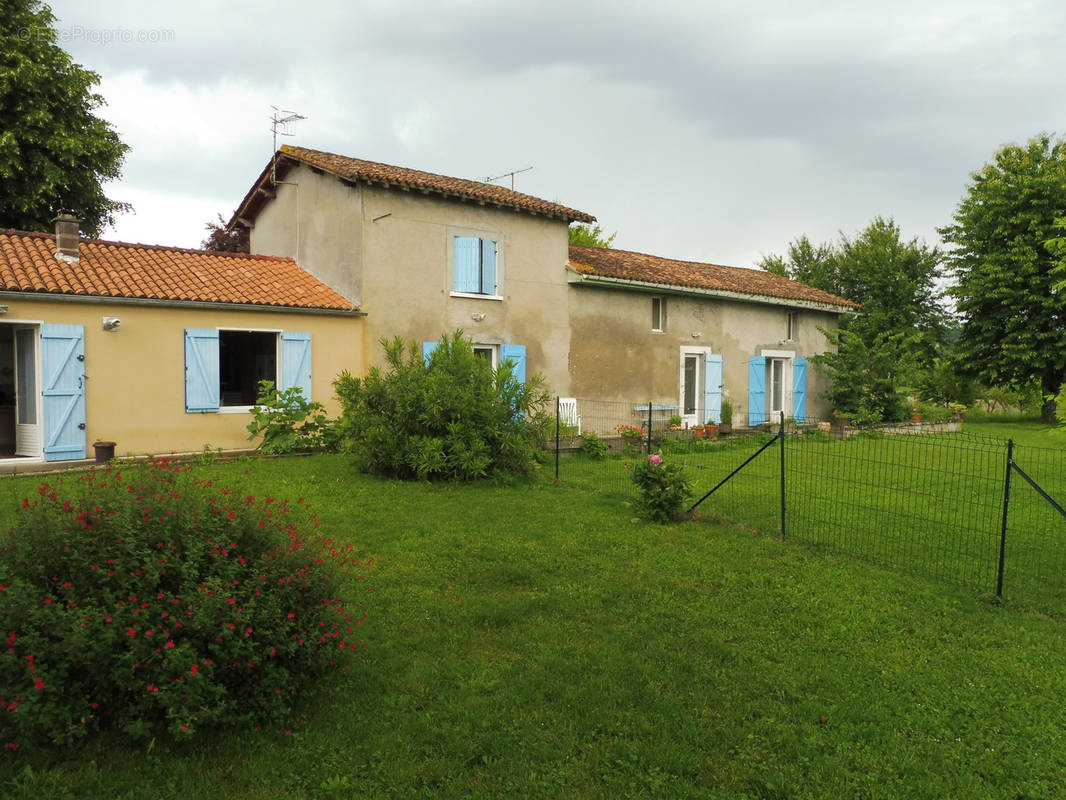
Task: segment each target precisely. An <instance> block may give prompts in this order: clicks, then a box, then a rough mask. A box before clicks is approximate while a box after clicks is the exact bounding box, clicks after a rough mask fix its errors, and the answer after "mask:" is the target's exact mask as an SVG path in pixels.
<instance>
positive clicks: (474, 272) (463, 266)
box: [454, 236, 481, 293]
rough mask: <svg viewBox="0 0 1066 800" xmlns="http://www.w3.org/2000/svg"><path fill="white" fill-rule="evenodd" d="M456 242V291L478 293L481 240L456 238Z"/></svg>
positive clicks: (472, 237)
mask: <svg viewBox="0 0 1066 800" xmlns="http://www.w3.org/2000/svg"><path fill="white" fill-rule="evenodd" d="M454 241H455V291H457V292H472V293H476V292H477V291H478V266H479V264H478V260H479V257H480V252H479V251H480V249H481V247H480V245H481V240H480V239H478V238H477V237H476V236H456V237H454Z"/></svg>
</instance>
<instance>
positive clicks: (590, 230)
mask: <svg viewBox="0 0 1066 800" xmlns="http://www.w3.org/2000/svg"><path fill="white" fill-rule="evenodd" d="M617 235H618V234H617V233H612V234H611V235H610V236H608V237H607V238H606V239H605V238H603V231H601V230H600V226H599V225H581V224H574V225H571V226H570V244H580V245H584V246H585V247H604V248H606V247H610V246H611V245H612V244H613V243H614V237H616V236H617Z"/></svg>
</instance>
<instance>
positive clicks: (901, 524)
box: [560, 423, 1066, 617]
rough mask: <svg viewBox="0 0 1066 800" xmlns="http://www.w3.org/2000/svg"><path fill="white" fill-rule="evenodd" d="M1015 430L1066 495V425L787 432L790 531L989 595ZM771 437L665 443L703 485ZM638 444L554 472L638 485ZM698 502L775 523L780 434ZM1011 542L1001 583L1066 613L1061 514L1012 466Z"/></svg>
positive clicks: (592, 485)
mask: <svg viewBox="0 0 1066 800" xmlns="http://www.w3.org/2000/svg"><path fill="white" fill-rule="evenodd" d="M907 430H911V429H910V428H907ZM913 430H920V428H917V427H916V428H914V429H913ZM1008 437H1009V438H1013V439H1014V440H1015V443H1016V447H1015V450H1014V458H1015V462H1016V463H1017V464H1018V466H1020V467H1021V468H1022V469H1023V470H1024V471H1025V472H1026V473H1027V474H1029V475H1030V476H1031V477H1032V478H1033V479H1034V480H1035V481H1036V482H1037V483H1038V484H1039V485H1040V486H1041V488H1043V489H1044V491H1046V492H1048V493H1049V494H1050V495H1051V496H1052V497H1054V498H1056V499H1057V501H1058V502H1059V503H1060V504H1066V438H1063V437H1062V436H1061V434H1060V433H1059V431H1057V430H1049V429H1047V428H1046V427H1044V426H1039V425H1035V424H1032V425H1004V424H996V423H989V424H981V425H967V426H966V429H965V431H964V432H963V433H961V434H927V435H891V436H881V437H880V438H868V437H863V436H857V437H854V438H850V439H848V441H846V442H842V441H839V440H837V439H834V438H832V437H830V436H828V435H827V434H815V435H808V436H789V437H788V438H787V440H786V449H785V483H786V497H787V502H786V505H785V538H787V539H790V540H796V541H802V542H805V543H807V544H811V545H816V546H820V547H825V548H829V549H832V550H835V551H837V552H842V553H848V554H851V555H854V556H858V557H861V558H864V559H867V560H870V561H874V562H876V563H880V564H884V565H887V566H891V567H895V568H899V569H905V570H908V571H912V572H918V573H920V574H923V575H927V576H930V577H938V578H942V579H945V580H950V581H955V582H960V583H963V584H965V585H967V586H970V587H972V588H973V589H974V590H975V591H978V592H983V593H991V594H995V592H996V590H997V587H998V569H999V552H1000V539H1001V533H1002V526H1003V503H1004V477H1005V472H1006V464H1007V442H1006V439H1007V438H1008ZM768 439H769V437H768V436H767V435H765V434H764V435H762V437H761V438H757V437H751V436H747V437H739V438H736V439H732V440H716V441H715V442H713V443H709V444H708V443H706V442H701V443H695V444H694V445H693V446H691V447H687V448H686V447H684V446H679V445H677V444H676V443H671V442H666V443H665V444H664V446H663V449H662V452H663V456H664V458H667V459H669V460H672V461H676V462H679V463H681V464H682V465H684V467H685V470H686V473H687V475H688V477H689V479H690V480H691V482H692V484H693V488H694V490H695V496H696V497H697V498H699V497H703V496H704V495H705V494H706V493H707V492H708V491H710V490H711V489H713V488H714V487H715V485H716V484H717V483H718V482H719V481H721V480H722V479H723V478H725V477H726V476H728V475H729V474H730V472H732V471H733V470H734V469H736V468H737V467H739V466H741V465H742V464H743V463H744V462H745V461H746V460H747V459H748V457H749V456H752V455H753V454H755V453H756V451H757V450H758V449H759V446H760V444H762V443H763V442H764V441H766V440H768ZM672 444H673V445H674V446H672V447H671V445H672ZM637 457H638V456H636V455H635V454H630V455H629V456H627V457H614V458H609V459H607V460H604V461H591V460H589V459H586V458H584V457H576V458H571V459H566V460H563V461H562V462H561V465H560V477H561V479H562V480H563V481H564V482H565V483H567V484H568V485H573V486H579V487H583V488H586V489H588V490H590V491H593V490H595V491H598V492H605V493H609V494H612V495H614V496H615V497H616V498H618V499H619V500H622V499H624V498H631V497H632V496H633V495H634V493H635V492H636V487H635V486H634V485H633V484H632V482H631V481H630V480H629V471H630V470H629V467H630V466H631V464H632V462H633V461H634V460H635V459H636V458H637ZM700 511H701V513H703V514H704V515H709V516H713V517H715V518H717V519H720V520H723V521H727V522H729V523H731V524H734V525H739V526H743V527H744V528H747V529H750V530H753V531H757V532H760V533H764V534H767V535H774V536H780V535H781V530H782V519H781V516H782V512H781V451H780V448H779V446H778V444H777V443H776V442H775V443H773V444H772V445H771V447H770V448H769V449H767V450H766V451H765V452H763V453H762V455H760V456H758V457H757V458H756V459H755V460H754V461H753V462H751V463H750V465H749V466H747V467H745V468H744V469H743V470H742V471H741V472H740V473H738V474H737V475H736V476H735V477H734V478H732V479H731V480H730V481H729V482H728V483H726V484H725V485H724V486H722V487H721V488H720V489H718V490H717V491H716V492H715V493H714V494H713V495H711V496H710V497H709V498H707V500H706V501H704V502H703V503H702V504H701V505H700ZM1004 555H1005V561H1004V565H1005V568H1004V576H1003V578H1004V580H1003V596H1004V597H1005V598H1006V599H1008V600H1010V601H1011V602H1014V603H1017V604H1019V605H1024V606H1028V607H1031V608H1033V609H1035V610H1039V611H1042V612H1045V613H1051V614H1055V615H1058V616H1063V617H1066V519H1064V518H1063V516H1062V515H1061V514H1059V512H1058V511H1056V510H1055V509H1054V508H1053V506H1051V505H1050V504H1049V503H1047V502H1046V501H1045V500H1044V499H1043V498H1042V497H1041V496H1040V495H1039V494H1038V493H1037V492H1036V491H1035V490H1034V489H1032V488H1031V487H1030V486H1029V485H1028V484H1027V483H1025V482H1024V480H1023V478H1022V477H1021V476H1019V475H1018V474H1017V473H1014V474H1013V477H1012V492H1011V497H1010V504H1009V515H1008V528H1007V540H1006V550H1005V554H1004Z"/></svg>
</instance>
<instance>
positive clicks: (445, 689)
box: [0, 456, 1066, 800]
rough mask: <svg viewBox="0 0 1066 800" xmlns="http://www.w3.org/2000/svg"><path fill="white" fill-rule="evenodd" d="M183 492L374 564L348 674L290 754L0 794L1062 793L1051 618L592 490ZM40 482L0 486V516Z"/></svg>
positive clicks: (284, 465)
mask: <svg viewBox="0 0 1066 800" xmlns="http://www.w3.org/2000/svg"><path fill="white" fill-rule="evenodd" d="M200 470H201V472H202V473H203V474H204V475H218V476H220V477H222V478H223V479H224V480H225V481H227V482H230V483H233V484H239V485H240V488H241V489H242V491H247V492H250V493H256V494H259V493H264V492H269V493H271V494H273V495H274V496H275V497H278V498H281V497H293V498H295V497H298V496H303V497H307V498H310V499H311V501H312V503H313V504H314V505H315V510H316V511H317V512H318V513H319V515H320V517H321V520H322V524H323V528H324V529H325V530H327V531H329V532H330V533H331V534H333V535H335V536H336V537H338V538H340V539H342V540H344V541H351V542H353V543H355V544H356V545H357V548H358V549H359V551H360V553H361V555H362V556H363V557H364V558H373V559H374V563H373V565H371V566H370V567H368V572H367V579H368V582H369V583H370V584H371V585H372V586H373V587H374V592H373V594H372V600H371V602H369V603H368V604H367V606H368V607H367V617H368V620H367V624H366V625H365V627H364V629H363V630H364V631H365V634H364V635H365V640H364V643H363V644H364V648H365V649H364V651H363V654H362V658H361V659H360V660H359V662H358V669H356V670H354V671H353V672H352V673H351V674H349V675H348V676H346V677H344V678H341V679H339V681H338V682H335V683H330V684H328V685H324V686H322V687H321V694H320V695H319V699H318V700H316V701H314V702H313V703H312V704H310V705H309V706H308V708H307V711H306V714H304V715H303V716H301V717H299V718H297V719H294V720H292V722H291V725H290V726H288V728H287V729H279V730H276V731H262V732H259V733H256V732H253V731H248V732H247V733H246V734H245V735H243V736H233V737H212V736H204V737H203V738H202V739H201V740H200V741H198V742H196V743H195V744H192V745H182V746H175V745H172V744H168V743H166V742H162V741H157V742H154V743H153V744H152V745H151V746H138V747H131V746H128V745H125V744H123V743H122V742H120V741H116V740H111V739H107V738H102V739H98V740H95V741H92V742H89V743H87V744H86V745H85V746H84V747H83V748H81V749H79V750H77V751H74V752H70V753H62V754H59V753H57V754H54V758H53V759H51V760H48V759H45V758H43V757H42V758H38V759H27V758H26V757H25V756H11V755H10V754H4V758H3V759H2V760H0V795H2V796H4V797H5V798H7V797H10V798H33V800H40V799H41V798H51V797H107V798H123V797H128V798H143V797H156V798H171V797H189V798H193V797H196V798H199V797H207V796H209V797H216V798H223V800H226V799H228V798H249V799H250V798H262V797H287V798H331V797H343V798H349V797H371V798H373V797H465V796H471V797H486V798H488V797H517V798H545V797H549V798H550V797H566V798H599V797H603V798H618V797H661V798H686V797H692V798H697V797H698V798H706V797H712V798H713V797H725V798H827V797H832V798H852V797H854V798H860V797H861V798H898V797H908V798H926V797H928V798H945V797H960V798H961V797H965V798H986V797H987V798H1002V797H1012V798H1037V797H1055V796H1058V795H1059V793H1060V792H1061V787H1062V786H1064V785H1066V733H1064V732H1066V705H1064V704H1063V703H1062V700H1061V698H1062V697H1063V696H1064V694H1066V671H1064V670H1062V668H1061V663H1062V651H1063V626H1062V623H1060V622H1058V621H1055V620H1053V619H1048V618H1046V617H1042V616H1040V615H1036V614H1031V613H1025V612H1023V611H1021V610H1019V608H1018V607H1016V606H1012V605H1009V604H1008V605H998V604H995V603H992V602H988V601H986V600H982V599H981V598H980V597H979V596H978V594H977V593H976V592H974V591H972V590H970V589H967V588H964V587H962V586H958V585H956V584H953V583H945V582H943V581H941V582H934V581H931V580H927V579H924V578H921V577H917V576H911V575H906V574H901V573H899V572H897V571H893V570H890V569H884V568H880V567H878V566H876V565H873V564H869V563H864V562H861V561H856V560H854V559H852V558H850V557H848V556H844V555H838V554H834V553H832V552H828V551H825V550H817V549H813V548H811V547H808V546H804V545H801V544H798V543H793V542H791V541H789V542H784V543H782V542H780V541H777V540H775V539H773V538H770V537H766V536H753V535H751V534H750V533H747V532H745V531H743V530H740V529H737V528H728V527H721V526H719V525H717V524H715V523H714V522H713V521H711V520H709V519H706V518H705V519H701V520H694V521H688V522H683V523H678V524H674V525H669V526H654V525H646V524H642V523H638V522H635V521H633V520H632V510H631V509H630V508H629V507H627V506H626V504H625V502H624V501H623V500H620V499H617V498H616V497H615V496H613V495H612V494H611V493H610V492H604V491H601V490H599V489H595V488H583V487H575V486H554V485H552V484H551V483H549V482H518V483H515V484H513V485H494V484H476V485H461V486H431V485H426V484H401V483H395V482H389V481H383V480H378V479H374V478H368V477H364V476H359V475H356V474H353V473H352V471H351V470H350V468H349V467H348V465H347V460H346V459H345V458H344V457H336V456H328V457H314V458H303V459H286V460H264V461H254V462H238V463H234V464H228V465H213V466H206V467H202V468H200ZM246 470H247V471H248V474H245V471H246ZM35 485H36V482H35V481H33V480H32V479H18V480H13V479H4V480H3V481H0V507H10V506H12V505H13V503H14V501H15V499H16V498H18V497H21V496H22V495H23V494H26V493H29V492H32V491H33V488H34V487H35ZM286 730H288V731H289V732H288V733H286Z"/></svg>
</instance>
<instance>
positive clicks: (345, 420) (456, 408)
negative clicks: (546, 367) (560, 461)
mask: <svg viewBox="0 0 1066 800" xmlns="http://www.w3.org/2000/svg"><path fill="white" fill-rule="evenodd" d="M381 344H382V346H383V347H384V348H385V361H386V364H387V367H386V369H385V370H381V369H380V368H378V367H371V369H370V371H369V373H368V374H367V376H366V377H365V378H354V377H352V376H351V375H350V374H348V373H347V372H344V373H342V374H341V375H340V377H338V378H337V380H336V381H334V383H333V386H334V388H335V389H336V391H337V397H338V398H339V399H340V401H341V406H342V410H343V413H342V414H341V417H340V419H339V420H338V431H339V435H340V437H341V446H342V448H343V449H345V450H349V451H351V452H352V453H354V454H355V456H356V463H357V465H358V466H359V467H360V468H361V469H362V470H364V471H366V472H372V473H377V474H380V475H388V476H390V477H396V478H405V479H411V478H417V479H419V480H432V479H445V480H448V479H453V480H454V479H459V480H469V479H472V478H481V477H486V476H490V475H505V474H525V473H528V472H530V471H531V470H532V469H533V466H534V457H533V444H534V441H535V438H536V434H537V431H536V426H535V425H533V424H531V423H530V421H529V419H530V418H532V417H534V416H536V415H537V413H538V412H539V411H541V410H542V409H543V407H544V404H545V403H546V402H547V394H546V393H545V392H544V390H543V388H542V382H541V378H540V377H539V376H533V377H532V378H530V379H529V380H528V381H526V382H525V383H523V382H521V381H519V380H518V379H517V378H516V377H515V375H514V372H513V369H512V365H511V363H510V361H504V362H503V363H502V364H500V365H499V366H498V367H497V368H495V369H493V368H492V367H491V366H490V365H489V363H488V362H487V361H486V360H485V359H484V358H481V357H479V356H478V355H476V354H475V353H474V348H473V346H472V345H471V344H470V342H469V340H467V339H466V338H464V336H463V332H462V331H456V332H455V333H454V334H453V335H451V336H444V337H442V341H441V343H440V344H439V345H438V346H437V348H436V349H434V350H433V352H432V353H430V355H429V357H428V358H423V357H422V353H421V352H419V348H418V345H417V343H416V342H410V343H407V344H405V343H404V341H403V339H401V338H400V337H396V338H394V339H392V340H391V341H390V340H386V339H382V340H381Z"/></svg>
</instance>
